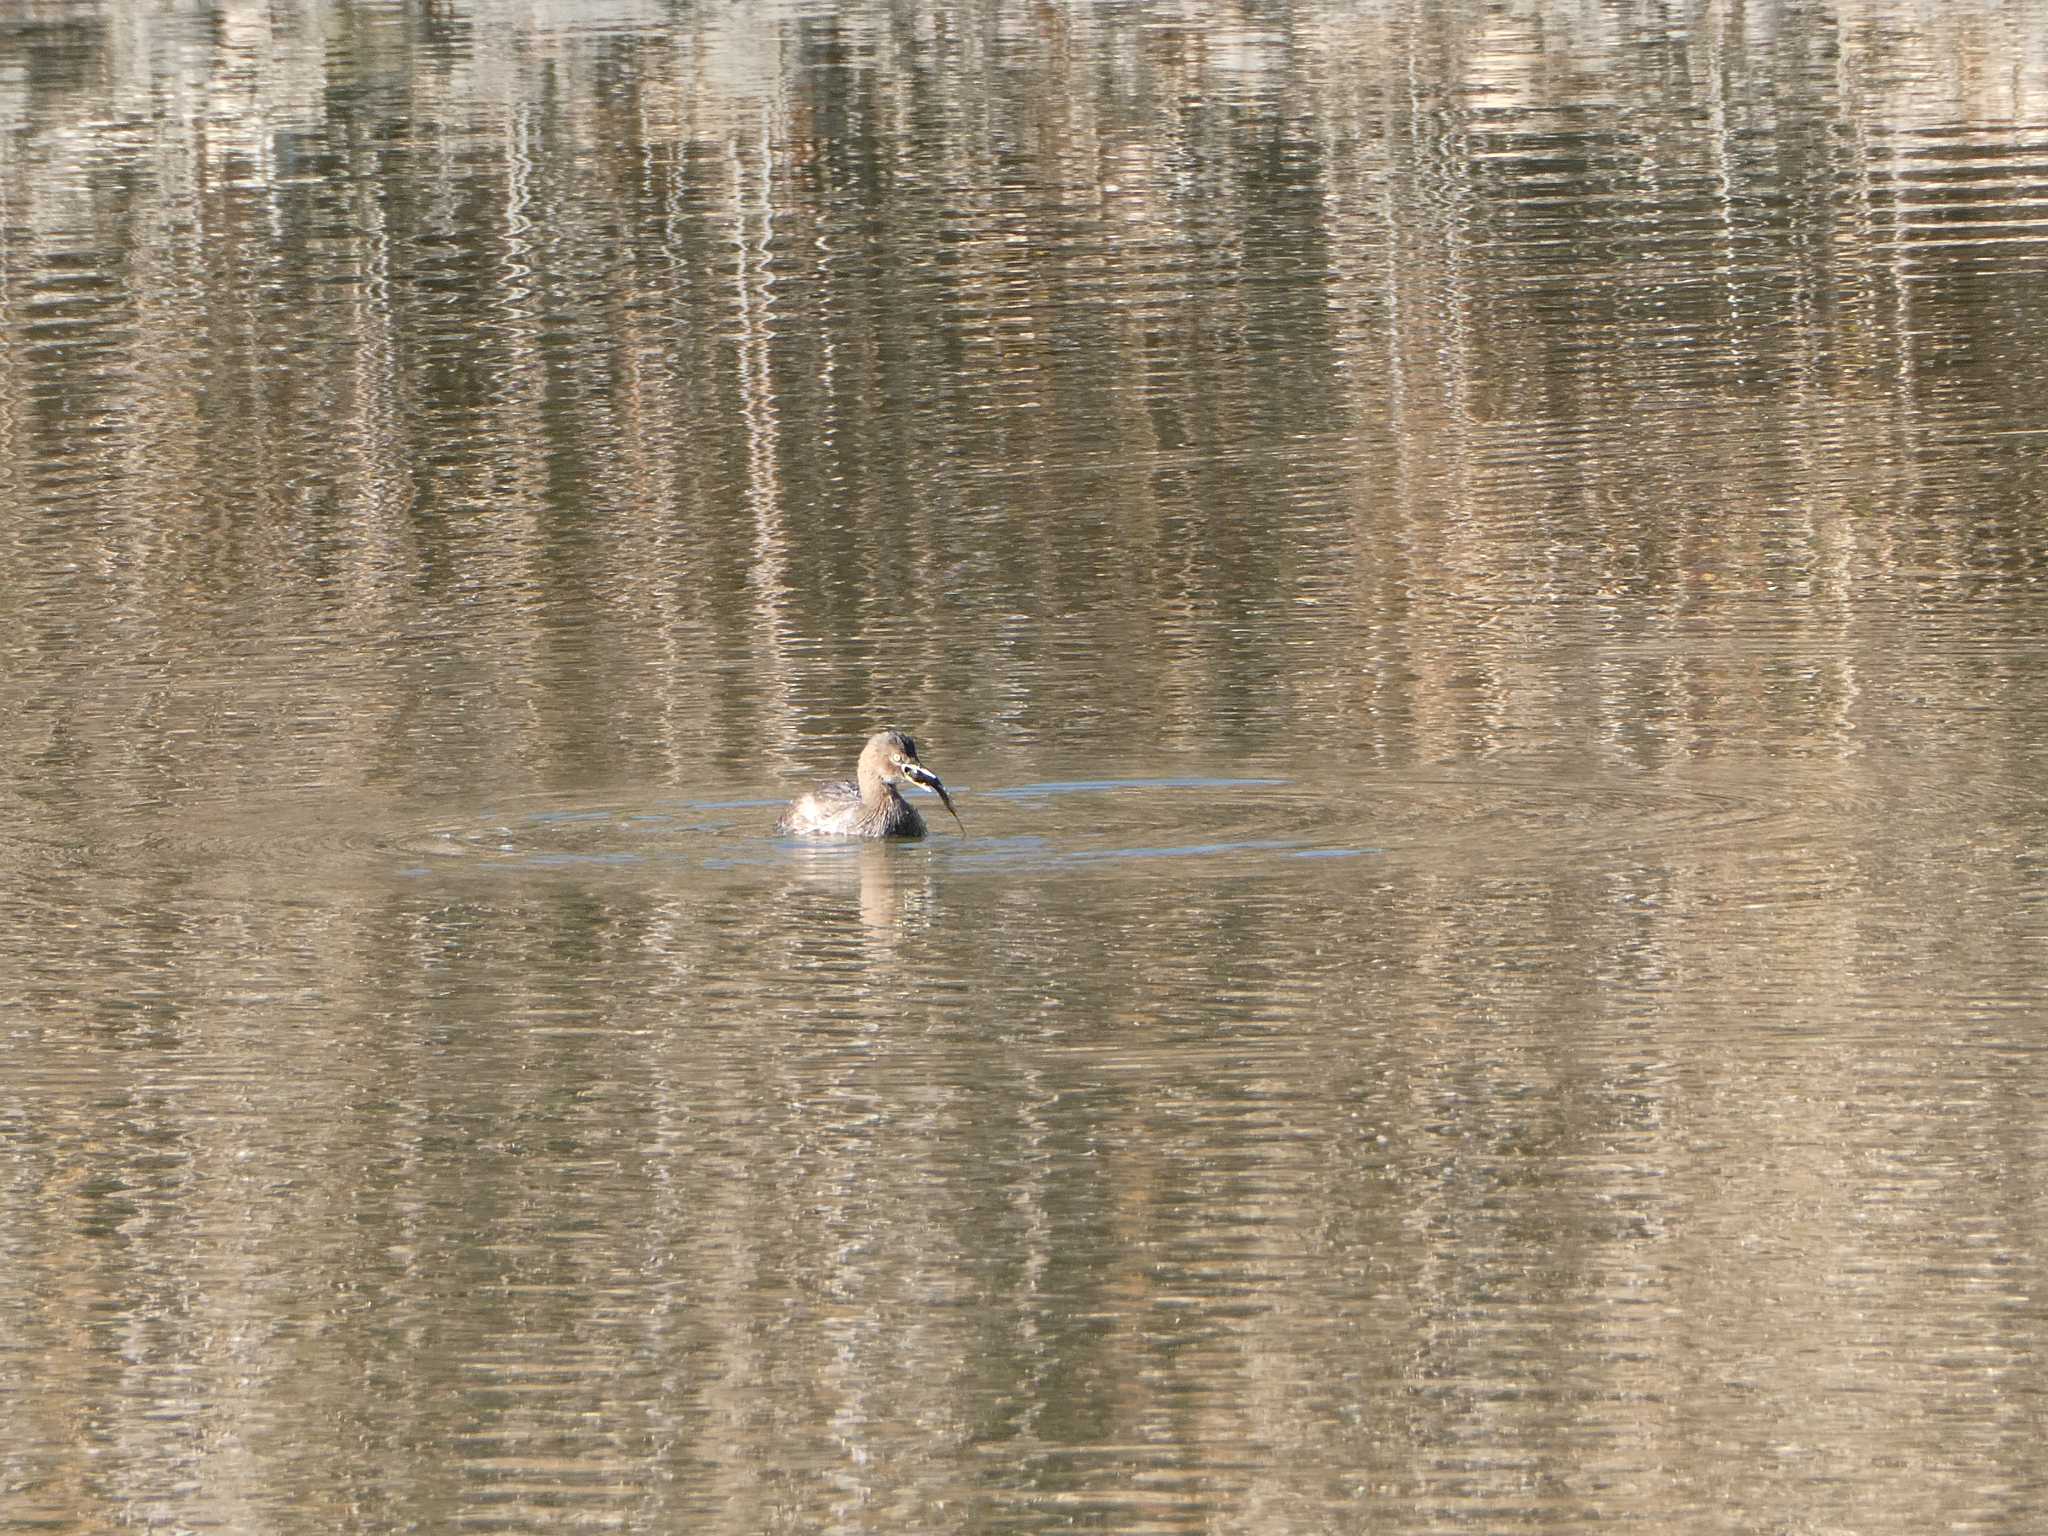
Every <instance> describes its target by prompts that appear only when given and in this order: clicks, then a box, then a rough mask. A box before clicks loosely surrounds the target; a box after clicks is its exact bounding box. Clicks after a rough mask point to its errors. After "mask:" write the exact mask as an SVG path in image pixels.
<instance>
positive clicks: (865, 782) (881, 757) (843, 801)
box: [775, 731, 964, 837]
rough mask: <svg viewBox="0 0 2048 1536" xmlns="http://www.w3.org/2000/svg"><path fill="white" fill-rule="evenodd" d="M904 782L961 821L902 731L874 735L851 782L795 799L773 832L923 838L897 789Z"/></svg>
mask: <svg viewBox="0 0 2048 1536" xmlns="http://www.w3.org/2000/svg"><path fill="white" fill-rule="evenodd" d="M904 783H910V784H922V785H923V786H924V787H925V788H926V789H929V790H931V791H933V792H934V793H936V794H937V795H938V797H939V800H940V801H941V803H943V804H944V805H945V807H946V809H947V811H948V812H949V813H951V815H952V817H953V820H955V821H956V822H957V821H959V820H960V813H959V812H958V811H956V810H954V809H953V802H952V800H951V799H950V798H949V797H948V796H947V794H946V786H945V785H943V784H941V783H940V782H939V776H938V775H937V774H936V773H933V772H932V771H931V769H929V768H927V767H925V765H924V764H923V763H921V762H919V761H918V760H917V743H916V742H914V741H912V740H911V739H910V738H909V737H908V736H906V735H904V734H903V732H901V731H877V732H875V734H874V735H872V736H870V737H869V738H868V744H867V745H866V746H865V747H863V748H861V753H860V765H859V767H857V768H856V769H855V770H854V778H853V779H835V780H833V781H832V782H831V783H829V784H820V785H819V786H818V787H817V788H816V789H814V790H812V791H811V792H810V793H809V794H807V795H799V796H797V798H796V799H794V800H792V801H790V803H789V809H788V810H786V811H784V812H783V813H782V820H780V821H778V822H776V823H775V830H776V831H778V832H792V833H798V834H802V835H825V836H836V837H923V836H924V818H923V817H922V816H920V815H918V813H917V807H916V806H914V805H912V804H911V803H910V802H909V801H908V800H906V799H904V798H903V795H902V792H901V791H899V790H898V789H897V788H896V786H897V785H899V784H904ZM963 830H964V828H963Z"/></svg>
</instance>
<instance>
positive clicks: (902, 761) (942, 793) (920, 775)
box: [896, 757, 967, 833]
mask: <svg viewBox="0 0 2048 1536" xmlns="http://www.w3.org/2000/svg"><path fill="white" fill-rule="evenodd" d="M896 766H897V768H898V769H899V770H901V772H902V774H903V777H905V778H906V779H908V780H910V782H911V783H913V784H922V785H923V786H924V787H925V788H926V789H928V790H930V791H931V792H932V793H933V794H935V795H937V796H938V797H939V804H941V805H943V806H944V807H945V808H946V814H947V815H949V816H951V817H952V818H953V821H954V824H955V825H957V826H958V827H959V828H960V830H961V832H962V833H965V832H966V831H967V823H966V822H964V821H961V820H960V813H959V812H958V811H956V810H954V809H953V799H952V797H951V796H950V795H948V794H947V793H946V786H945V785H943V784H941V783H940V782H939V776H938V775H937V774H936V773H933V772H932V771H931V769H929V768H927V767H925V765H924V764H923V763H920V762H918V761H917V760H916V759H914V758H908V757H899V758H897V759H896Z"/></svg>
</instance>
